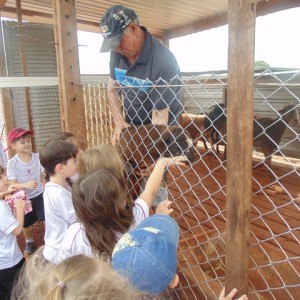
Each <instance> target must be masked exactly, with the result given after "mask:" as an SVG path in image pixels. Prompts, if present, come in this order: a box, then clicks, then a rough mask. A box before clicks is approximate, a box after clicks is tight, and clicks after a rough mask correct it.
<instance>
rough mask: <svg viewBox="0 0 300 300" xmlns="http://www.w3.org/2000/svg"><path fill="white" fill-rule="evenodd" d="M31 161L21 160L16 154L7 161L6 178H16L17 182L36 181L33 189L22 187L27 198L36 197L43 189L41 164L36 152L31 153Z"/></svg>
mask: <svg viewBox="0 0 300 300" xmlns="http://www.w3.org/2000/svg"><path fill="white" fill-rule="evenodd" d="M31 154H32V156H31V162H29V163H25V162H23V161H22V160H21V159H20V158H19V156H18V154H16V155H15V156H14V157H12V158H11V159H10V160H9V161H8V163H7V179H8V180H17V182H18V183H26V182H29V181H36V182H37V183H38V186H37V188H36V189H34V190H29V189H24V190H25V192H26V193H27V195H28V197H29V198H34V197H37V196H38V195H40V194H42V193H43V191H44V186H43V183H42V181H41V172H42V166H41V163H40V159H39V155H38V153H33V152H32V153H31Z"/></svg>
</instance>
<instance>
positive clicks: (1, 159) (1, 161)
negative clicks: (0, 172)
mask: <svg viewBox="0 0 300 300" xmlns="http://www.w3.org/2000/svg"><path fill="white" fill-rule="evenodd" d="M7 161H8V159H7V155H6V153H5V152H4V148H3V145H2V142H1V141H0V165H1V166H2V167H3V168H6V166H7Z"/></svg>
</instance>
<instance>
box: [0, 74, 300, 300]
mask: <svg viewBox="0 0 300 300" xmlns="http://www.w3.org/2000/svg"><path fill="white" fill-rule="evenodd" d="M83 91H84V107H85V116H86V130H87V146H88V147H93V146H95V145H98V144H100V143H110V138H111V136H112V132H113V120H112V116H111V115H110V113H109V107H108V105H107V77H106V76H102V77H99V78H97V80H96V81H93V80H92V79H89V80H88V79H87V78H85V80H84V81H83ZM226 91H227V74H218V73H214V74H202V75H197V74H194V75H183V77H182V96H183V103H184V108H185V111H186V112H187V113H190V114H196V115H200V114H202V113H208V112H209V111H210V108H211V107H212V106H213V105H216V104H220V103H225V104H226V102H227V101H228V99H227V92H226ZM29 92H30V95H31V101H32V105H33V107H32V111H33V112H34V115H33V116H34V117H33V120H34V124H33V125H34V126H33V129H34V130H36V140H35V142H36V145H37V149H38V148H39V147H40V146H41V145H42V144H43V142H44V141H45V139H46V138H47V135H48V136H49V135H51V133H54V132H55V131H57V128H59V116H56V115H55V114H56V113H58V112H59V101H58V96H57V95H58V94H57V86H55V85H54V86H43V87H37V86H31V87H29ZM10 94H11V101H12V106H13V111H14V115H15V116H16V117H15V124H16V126H23V127H28V116H27V115H26V112H25V110H21V109H20V107H24V106H25V102H24V97H23V95H24V87H19V88H11V89H10ZM254 95H255V97H254V100H255V101H254V103H255V105H254V114H255V116H256V118H258V117H259V116H267V117H268V118H270V119H273V120H275V121H274V122H275V123H276V122H278V121H280V117H279V113H278V110H280V109H281V108H282V107H284V106H286V105H287V104H295V105H296V107H297V108H298V109H299V107H300V71H284V72H283V71H280V72H278V71H277V72H275V71H274V70H273V71H272V70H265V71H263V72H257V75H256V78H255V90H254ZM2 100H3V99H2ZM49 100H51V101H50V102H49ZM43 102H44V105H45V106H46V107H49V108H50V107H53V108H52V109H54V107H55V106H56V108H55V111H56V113H54V114H50V116H49V115H48V116H47V114H46V112H47V113H49V109H45V108H46V107H43ZM38 103H39V104H38ZM46 103H48V104H46ZM49 105H50V106H49ZM22 112H23V113H22ZM224 113H225V114H226V110H224ZM35 116H39V118H36V117H35ZM238 117H239V116H235V118H238ZM278 117H279V119H278V120H277V121H276V118H278ZM49 118H50V119H51V120H52V121H53V122H54V123H56V126H54V127H52V126H49V124H48V119H49ZM55 120H56V121H55ZM47 124H48V128H47ZM1 125H2V124H1ZM286 125H287V128H286V130H285V132H284V135H283V137H282V139H281V143H280V145H279V146H278V149H277V152H276V153H275V155H273V156H272V166H271V168H270V167H269V166H267V165H266V164H265V163H264V162H263V161H264V156H263V155H262V153H261V152H260V150H261V149H260V148H255V149H254V150H253V167H254V168H253V173H252V197H251V199H252V201H251V212H250V221H251V225H250V238H249V257H250V263H249V297H250V299H298V298H299V297H300V289H299V280H300V274H299V272H300V260H299V259H300V246H299V238H300V236H299V227H300V198H299V197H300V188H299V176H300V174H299V170H300V151H299V149H300V148H299V146H300V140H299V133H300V126H299V125H300V123H299V120H298V125H295V124H294V123H288V124H286ZM45 133H47V134H45ZM219 133H220V134H222V139H221V141H219V143H220V142H222V141H223V142H222V143H220V144H221V146H220V147H219V148H220V153H217V150H216V145H213V146H211V145H208V146H209V147H208V149H207V150H206V149H205V147H204V144H203V142H202V141H198V143H197V145H196V158H195V161H194V163H192V164H191V165H190V166H189V167H188V168H181V169H179V168H177V169H174V170H172V171H171V172H170V173H169V176H168V182H167V186H168V188H169V198H170V200H172V201H173V202H174V205H173V207H174V214H173V216H174V218H175V219H176V221H177V222H178V224H179V225H180V230H181V233H180V242H179V248H178V272H179V275H180V285H179V287H178V288H177V289H175V290H169V291H167V294H169V295H170V296H171V297H172V298H173V299H215V298H216V297H217V294H218V292H219V291H220V289H221V286H222V285H224V282H225V259H226V252H225V249H226V248H225V246H226V233H227V231H226V219H227V209H226V197H227V192H226V189H227V185H226V173H227V164H226V158H225V157H224V141H226V132H225V133H224V132H219ZM199 135H205V131H204V132H199ZM251 141H252V137H249V143H251ZM236 159H237V160H238V159H239V156H238V155H237V157H236ZM262 162H263V163H262ZM270 174H271V175H273V176H270ZM236 184H237V185H239V184H243V182H239V181H237V182H236ZM240 201H243V199H240ZM232 255H233V256H235V255H236V253H233V254H232Z"/></svg>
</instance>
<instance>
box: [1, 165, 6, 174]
mask: <svg viewBox="0 0 300 300" xmlns="http://www.w3.org/2000/svg"><path fill="white" fill-rule="evenodd" d="M4 173H5V169H4V168H3V167H2V166H1V165H0V175H2V174H4Z"/></svg>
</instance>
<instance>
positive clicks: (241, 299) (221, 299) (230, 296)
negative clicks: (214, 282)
mask: <svg viewBox="0 0 300 300" xmlns="http://www.w3.org/2000/svg"><path fill="white" fill-rule="evenodd" d="M236 293H237V289H233V290H232V291H231V292H230V293H229V294H228V295H227V296H225V288H223V289H222V291H221V294H220V296H219V298H218V300H232V299H233V297H234V295H235V294H236ZM247 299H248V297H247V296H246V295H242V296H241V297H239V298H238V299H237V300H247Z"/></svg>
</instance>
